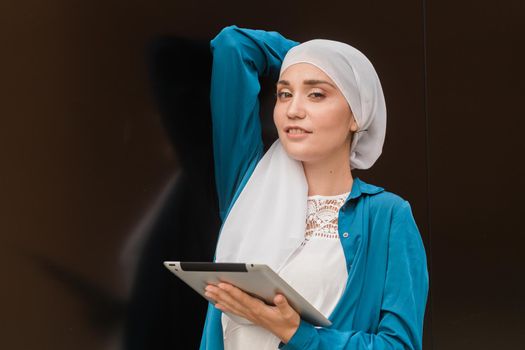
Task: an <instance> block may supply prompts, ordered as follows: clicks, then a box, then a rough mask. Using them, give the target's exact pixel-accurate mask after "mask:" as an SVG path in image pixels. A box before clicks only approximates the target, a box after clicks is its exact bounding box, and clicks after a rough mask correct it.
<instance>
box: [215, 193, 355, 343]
mask: <svg viewBox="0 0 525 350" xmlns="http://www.w3.org/2000/svg"><path fill="white" fill-rule="evenodd" d="M348 194H349V192H347V193H343V194H340V195H336V196H319V195H315V196H309V197H308V213H307V217H306V232H305V237H304V241H303V243H302V244H301V246H300V247H299V248H297V250H296V251H295V252H294V253H293V254H292V255H291V256H290V257H289V258H288V260H287V261H286V262H285V264H284V265H283V267H282V268H281V270H280V271H277V273H278V274H279V275H280V276H281V277H282V278H283V279H284V280H285V281H286V282H288V283H289V284H290V285H291V286H292V287H293V288H294V289H295V290H297V291H298V292H299V294H301V295H302V296H303V297H304V298H305V299H306V300H308V301H309V302H310V303H311V304H312V305H313V306H315V307H316V308H317V309H318V310H319V311H320V312H321V313H322V314H324V315H325V316H326V317H328V316H330V313H331V312H332V311H333V309H334V308H335V306H336V304H337V302H338V301H339V298H340V297H341V295H342V294H343V291H344V288H345V286H346V281H347V278H348V273H347V270H346V262H345V256H344V252H343V247H342V246H341V242H340V240H339V233H338V224H337V223H338V215H339V209H340V208H341V206H342V205H343V204H344V202H345V200H346V198H347V197H348ZM222 328H223V336H224V349H225V350H240V349H252V350H259V349H260V350H270V349H272V350H275V349H277V348H278V345H279V342H280V340H279V338H277V337H276V336H275V335H273V334H272V333H270V332H268V331H267V330H265V329H264V328H262V327H259V326H256V325H254V324H252V323H250V322H249V321H247V320H246V319H244V318H241V317H238V316H235V315H227V314H225V313H223V314H222Z"/></svg>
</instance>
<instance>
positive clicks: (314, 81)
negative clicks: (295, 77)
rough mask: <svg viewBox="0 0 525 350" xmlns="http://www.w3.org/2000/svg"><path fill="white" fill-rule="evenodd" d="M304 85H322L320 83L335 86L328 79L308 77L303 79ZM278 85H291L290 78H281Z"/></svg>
mask: <svg viewBox="0 0 525 350" xmlns="http://www.w3.org/2000/svg"><path fill="white" fill-rule="evenodd" d="M303 84H304V85H320V84H328V85H330V86H331V87H333V88H335V86H334V84H332V83H330V82H328V81H326V80H318V79H308V80H304V81H303ZM277 85H285V86H290V82H289V81H288V80H279V81H278V82H277Z"/></svg>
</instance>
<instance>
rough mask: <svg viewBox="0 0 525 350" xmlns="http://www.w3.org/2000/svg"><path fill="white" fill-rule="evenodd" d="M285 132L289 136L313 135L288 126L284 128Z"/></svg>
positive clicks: (296, 127)
mask: <svg viewBox="0 0 525 350" xmlns="http://www.w3.org/2000/svg"><path fill="white" fill-rule="evenodd" d="M284 131H285V132H286V133H287V134H311V133H312V132H311V131H308V130H305V129H303V128H301V127H299V126H296V125H291V126H287V127H286V128H284Z"/></svg>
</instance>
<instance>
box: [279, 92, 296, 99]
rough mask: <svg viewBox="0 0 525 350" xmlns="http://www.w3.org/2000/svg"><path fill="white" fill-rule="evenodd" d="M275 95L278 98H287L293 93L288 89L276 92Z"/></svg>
mask: <svg viewBox="0 0 525 350" xmlns="http://www.w3.org/2000/svg"><path fill="white" fill-rule="evenodd" d="M275 96H277V98H278V99H281V100H282V99H285V98H289V97H292V94H291V93H290V92H288V91H279V92H277V93H276V94H275Z"/></svg>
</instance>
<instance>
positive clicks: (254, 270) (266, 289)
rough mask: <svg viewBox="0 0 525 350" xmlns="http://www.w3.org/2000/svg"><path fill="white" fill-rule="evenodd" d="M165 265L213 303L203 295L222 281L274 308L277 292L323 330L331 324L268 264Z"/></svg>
mask: <svg viewBox="0 0 525 350" xmlns="http://www.w3.org/2000/svg"><path fill="white" fill-rule="evenodd" d="M164 266H166V267H167V268H168V269H169V270H170V271H171V272H173V273H174V274H175V275H176V276H177V277H179V278H180V279H181V280H182V281H184V282H185V283H186V284H187V285H189V286H190V287H191V288H193V289H194V290H195V291H196V292H197V293H199V294H200V295H202V296H203V297H204V298H205V299H206V300H208V301H210V302H212V303H213V300H211V299H209V298H208V297H206V296H205V295H204V293H205V290H204V288H206V286H207V285H208V284H213V285H217V284H218V283H219V282H226V283H230V284H232V285H234V286H236V287H237V288H239V289H242V290H243V291H245V292H246V293H248V294H250V295H252V296H253V297H256V298H259V299H261V300H262V301H264V302H265V303H266V304H268V305H274V304H273V298H274V297H275V295H276V294H277V293H280V294H283V295H284V296H285V297H286V299H288V303H289V304H290V306H291V307H292V308H293V309H294V310H295V311H297V313H298V314H299V315H300V316H301V318H302V319H304V320H305V321H307V322H309V323H311V324H312V325H314V326H322V327H328V326H330V325H331V324H332V322H330V321H329V320H328V319H327V318H326V317H325V316H324V315H323V314H322V313H321V312H320V311H319V310H317V309H316V308H315V307H313V306H312V305H311V304H310V303H309V302H308V301H307V300H306V299H305V298H303V297H302V296H301V295H300V294H299V293H297V292H296V291H295V290H294V289H293V288H292V287H291V286H290V285H289V284H288V283H286V281H284V280H283V279H282V278H281V277H280V276H279V275H278V274H277V273H275V271H273V270H272V269H271V268H270V267H268V266H267V265H263V264H241V263H212V262H181V261H165V262H164Z"/></svg>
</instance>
